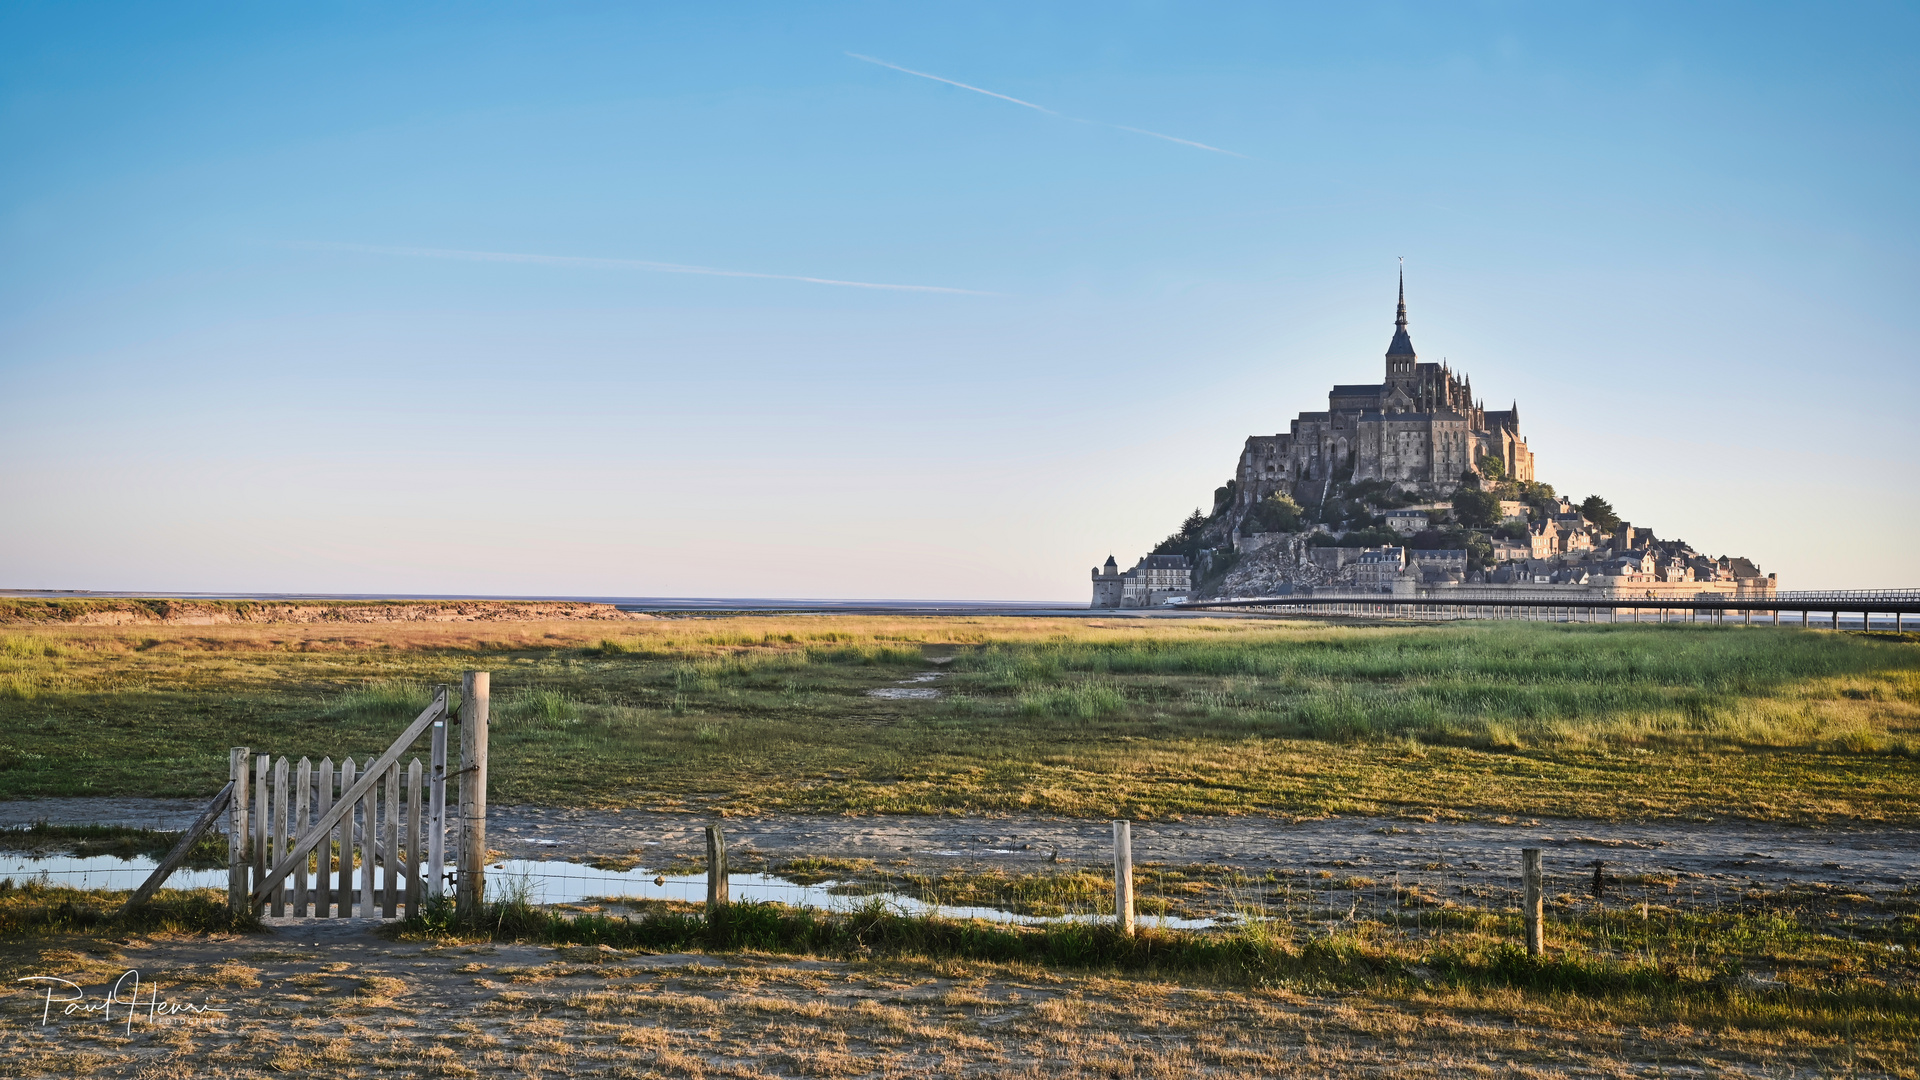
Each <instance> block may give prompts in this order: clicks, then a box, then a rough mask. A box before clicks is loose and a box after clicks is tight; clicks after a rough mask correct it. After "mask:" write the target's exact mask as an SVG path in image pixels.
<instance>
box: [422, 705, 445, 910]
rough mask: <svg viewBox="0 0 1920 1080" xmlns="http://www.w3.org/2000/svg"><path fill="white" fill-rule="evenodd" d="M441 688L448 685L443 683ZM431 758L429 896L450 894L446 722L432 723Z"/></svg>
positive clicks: (435, 898)
mask: <svg viewBox="0 0 1920 1080" xmlns="http://www.w3.org/2000/svg"><path fill="white" fill-rule="evenodd" d="M442 689H445V688H444V687H442ZM431 754H432V756H431V757H430V758H429V759H428V773H427V776H428V781H427V787H428V789H429V790H428V795H427V799H428V804H427V899H429V900H439V899H441V898H442V897H445V896H446V895H447V722H446V721H445V720H436V721H434V723H433V749H432V751H431Z"/></svg>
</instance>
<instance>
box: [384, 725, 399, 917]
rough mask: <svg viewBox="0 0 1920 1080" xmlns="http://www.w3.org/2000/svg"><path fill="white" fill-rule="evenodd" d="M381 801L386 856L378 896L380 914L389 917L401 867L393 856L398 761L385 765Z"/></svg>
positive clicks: (396, 829) (396, 832)
mask: <svg viewBox="0 0 1920 1080" xmlns="http://www.w3.org/2000/svg"><path fill="white" fill-rule="evenodd" d="M382 801H383V802H385V803H386V813H385V814H383V815H381V822H380V843H381V846H382V847H383V848H384V849H385V852H386V858H384V859H382V860H381V862H382V863H383V864H384V868H385V870H386V873H385V875H384V880H385V882H386V885H385V889H384V891H383V893H382V895H381V897H380V916H381V918H385V919H391V918H393V914H394V912H393V905H394V901H395V900H396V899H398V897H399V889H400V868H401V864H400V860H399V859H397V858H395V856H396V855H398V854H399V850H400V849H399V847H398V846H397V845H398V843H399V840H400V829H399V826H400V763H399V762H398V761H396V762H394V763H393V764H391V765H389V766H387V790H386V794H385V795H384V796H383V798H382Z"/></svg>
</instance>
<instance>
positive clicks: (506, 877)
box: [0, 852, 1217, 930]
mask: <svg viewBox="0 0 1920 1080" xmlns="http://www.w3.org/2000/svg"><path fill="white" fill-rule="evenodd" d="M955 854H960V853H959V852H955ZM153 867H154V860H152V859H148V858H144V857H143V858H133V859H122V858H119V857H118V856H114V855H87V856H76V855H49V856H44V857H41V856H31V855H19V854H7V853H0V878H11V879H12V880H13V882H14V883H15V884H16V885H19V884H25V883H27V882H29V881H41V882H45V883H47V884H50V885H67V886H71V887H72V888H76V889H136V888H139V887H140V884H141V882H144V881H145V880H147V875H148V874H150V873H152V872H153ZM727 884H728V888H729V889H730V890H731V891H732V895H733V899H734V900H735V901H744V902H754V903H760V902H767V901H773V902H777V903H782V904H787V905H789V906H792V907H805V908H813V909H815V910H818V911H854V910H857V909H859V908H862V907H865V906H867V905H869V904H872V903H874V902H875V901H878V902H880V903H882V904H885V905H886V906H887V907H888V908H890V909H892V910H894V911H898V912H901V913H903V914H907V915H939V916H941V917H943V918H949V919H980V920H983V921H986V922H996V923H1014V924H1019V925H1023V926H1038V925H1043V924H1046V923H1055V922H1093V921H1100V920H1101V919H1103V918H1111V916H1095V915H1060V916H1037V915H1016V914H1014V913H1013V912H1011V911H1003V910H1001V909H999V908H992V907H973V906H965V905H947V904H930V903H928V902H926V901H924V900H918V899H915V898H913V897H911V896H903V895H901V894H899V893H890V892H881V893H863V894H862V895H848V894H845V893H841V892H837V891H836V890H837V889H839V888H842V887H844V885H845V883H843V882H838V881H823V882H821V883H819V884H817V885H801V884H798V883H796V882H792V881H788V880H787V879H785V878H781V877H775V876H773V875H771V874H728V875H727ZM167 887H168V888H170V889H221V890H224V889H225V888H226V887H227V871H226V870H225V869H224V868H222V869H218V870H184V869H183V870H176V871H174V873H173V876H172V877H170V878H168V879H167ZM487 893H488V895H489V896H491V897H494V898H499V897H501V896H508V895H515V894H519V895H524V896H525V897H526V898H527V899H528V900H529V901H530V902H532V903H535V904H577V903H580V902H582V901H585V900H612V901H615V902H618V901H621V900H682V901H686V902H688V903H695V904H697V903H703V902H705V900H706V898H707V875H705V874H674V875H663V874H660V873H659V872H658V871H654V870H647V869H633V870H598V869H595V868H593V867H591V866H582V865H579V864H578V863H568V862H550V861H547V860H543V859H507V860H504V861H501V862H497V863H494V864H492V865H491V866H489V867H488V868H487ZM1140 922H1141V924H1142V925H1146V926H1164V927H1169V928H1174V929H1187V930H1194V929H1205V928H1208V927H1212V926H1215V925H1217V924H1216V923H1215V921H1214V920H1212V919H1177V918H1171V917H1147V916H1143V917H1142V918H1141V919H1140Z"/></svg>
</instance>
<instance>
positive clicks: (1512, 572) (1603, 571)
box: [1333, 499, 1779, 597]
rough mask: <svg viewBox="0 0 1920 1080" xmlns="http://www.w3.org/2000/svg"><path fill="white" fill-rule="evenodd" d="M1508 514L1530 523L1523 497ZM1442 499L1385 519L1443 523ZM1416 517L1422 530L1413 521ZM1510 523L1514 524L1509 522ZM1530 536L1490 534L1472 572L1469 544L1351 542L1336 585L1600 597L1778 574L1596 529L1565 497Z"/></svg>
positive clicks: (1744, 589) (1753, 587)
mask: <svg viewBox="0 0 1920 1080" xmlns="http://www.w3.org/2000/svg"><path fill="white" fill-rule="evenodd" d="M1501 509H1502V510H1503V511H1504V512H1505V513H1506V514H1507V515H1508V521H1509V522H1527V508H1526V506H1525V504H1523V503H1502V504H1501ZM1449 512H1450V511H1449V509H1448V508H1446V507H1442V506H1428V507H1418V508H1409V509H1408V510H1404V511H1402V510H1396V511H1390V512H1389V513H1388V515H1387V520H1388V522H1389V523H1390V524H1392V525H1393V527H1394V528H1395V529H1396V530H1398V531H1401V532H1406V533H1412V532H1416V531H1419V530H1424V529H1426V528H1430V527H1432V526H1435V525H1438V524H1440V523H1441V522H1442V521H1443V520H1444V519H1445V517H1446V516H1447V514H1448V513H1449ZM1414 522H1419V529H1412V528H1410V527H1409V526H1410V525H1411V524H1412V523H1414ZM1508 531H1512V530H1508ZM1526 535H1527V539H1526V540H1525V541H1524V542H1523V541H1517V540H1509V539H1501V538H1496V539H1495V540H1494V541H1493V557H1492V559H1491V560H1490V562H1491V565H1489V566H1488V567H1487V568H1486V569H1483V570H1469V569H1468V558H1467V552H1466V551H1465V550H1445V551H1424V550H1420V549H1410V548H1402V547H1380V548H1360V549H1354V550H1353V553H1352V554H1351V555H1344V556H1342V557H1340V558H1339V560H1338V561H1339V563H1340V569H1339V572H1338V574H1337V576H1336V577H1335V578H1334V579H1333V580H1334V585H1335V587H1337V588H1345V589H1348V590H1354V591H1359V592H1392V593H1403V594H1405V593H1417V592H1420V591H1424V590H1428V589H1435V588H1443V589H1444V588H1458V587H1461V586H1483V587H1495V588H1507V589H1515V588H1525V589H1540V588H1548V589H1573V590H1580V591H1587V592H1600V593H1601V594H1602V595H1606V596H1621V597H1624V596H1655V597H1658V596H1698V595H1701V594H1703V593H1707V594H1728V595H1733V596H1736V597H1738V596H1766V595H1771V594H1773V593H1774V592H1776V591H1777V590H1778V588H1779V579H1778V577H1777V576H1776V575H1773V574H1762V573H1761V572H1760V568H1759V567H1758V566H1756V565H1754V564H1753V562H1752V561H1751V560H1748V559H1743V558H1728V557H1722V558H1718V559H1712V558H1708V557H1707V556H1705V555H1702V554H1700V553H1699V552H1696V551H1694V550H1693V549H1692V548H1690V547H1688V546H1687V545H1686V544H1684V543H1682V542H1679V541H1662V540H1659V539H1657V538H1655V537H1654V535H1653V534H1652V532H1651V531H1650V530H1647V529H1636V528H1634V527H1633V525H1631V524H1629V523H1627V522H1621V523H1620V525H1619V526H1618V527H1617V528H1615V529H1614V530H1613V531H1611V532H1606V531H1603V530H1601V529H1600V528H1599V527H1597V526H1595V525H1594V524H1593V523H1592V522H1590V521H1588V520H1587V519H1586V517H1585V515H1583V514H1581V512H1580V511H1579V509H1578V508H1576V507H1574V506H1573V505H1572V504H1571V503H1569V502H1567V501H1566V500H1564V499H1562V500H1561V501H1560V503H1559V505H1558V506H1557V507H1556V508H1555V510H1554V512H1553V513H1552V514H1551V515H1549V516H1547V517H1545V518H1543V519H1542V520H1539V521H1534V522H1527V524H1526Z"/></svg>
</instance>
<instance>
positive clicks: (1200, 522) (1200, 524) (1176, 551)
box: [1153, 508, 1207, 562]
mask: <svg viewBox="0 0 1920 1080" xmlns="http://www.w3.org/2000/svg"><path fill="white" fill-rule="evenodd" d="M1206 527H1207V515H1205V514H1203V513H1201V512H1200V511H1199V509H1198V508H1196V509H1195V510H1194V511H1193V513H1191V514H1188V515H1187V520H1185V521H1183V522H1181V523H1180V531H1179V532H1177V533H1174V534H1173V535H1172V536H1169V537H1167V538H1166V539H1165V540H1162V541H1160V542H1159V543H1158V544H1155V545H1154V548H1153V553H1154V554H1155V555H1185V556H1186V557H1187V560H1188V561H1189V562H1191V561H1193V560H1194V559H1196V558H1198V557H1199V556H1200V530H1202V529H1204V528H1206Z"/></svg>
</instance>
